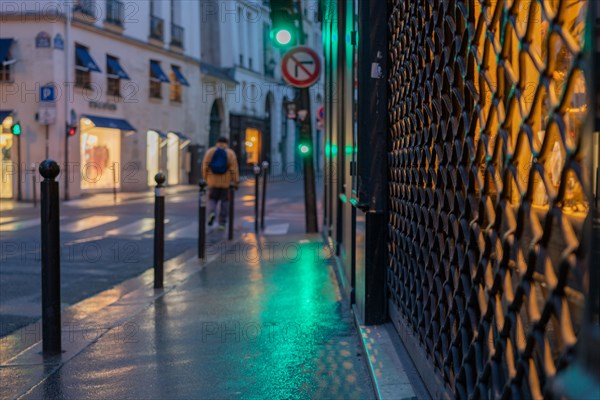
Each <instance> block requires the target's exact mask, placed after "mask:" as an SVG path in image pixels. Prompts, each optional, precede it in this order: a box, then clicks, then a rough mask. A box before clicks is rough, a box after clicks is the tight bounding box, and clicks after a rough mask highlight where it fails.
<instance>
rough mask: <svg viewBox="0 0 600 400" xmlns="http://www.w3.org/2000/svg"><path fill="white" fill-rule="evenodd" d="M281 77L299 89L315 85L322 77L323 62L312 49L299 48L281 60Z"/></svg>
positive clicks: (289, 52)
mask: <svg viewBox="0 0 600 400" xmlns="http://www.w3.org/2000/svg"><path fill="white" fill-rule="evenodd" d="M281 75H282V76H283V79H285V81H286V82H287V83H289V84H290V85H292V86H295V87H297V88H307V87H309V86H312V85H314V84H315V83H316V82H317V81H318V80H319V77H320V76H321V60H320V59H319V55H318V54H317V53H316V52H315V51H314V50H313V49H311V48H310V47H306V46H297V47H294V48H292V49H291V50H289V51H288V52H287V53H285V55H284V56H283V58H282V60H281Z"/></svg>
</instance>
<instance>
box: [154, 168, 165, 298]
mask: <svg viewBox="0 0 600 400" xmlns="http://www.w3.org/2000/svg"><path fill="white" fill-rule="evenodd" d="M154 180H155V181H156V189H154V288H155V289H160V288H162V287H163V278H164V266H163V263H164V260H165V194H164V190H165V187H164V183H165V174H163V173H162V172H159V173H158V174H156V175H155V176H154Z"/></svg>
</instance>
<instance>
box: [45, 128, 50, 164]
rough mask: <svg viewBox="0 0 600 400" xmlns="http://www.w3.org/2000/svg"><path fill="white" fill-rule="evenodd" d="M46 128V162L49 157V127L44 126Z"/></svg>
mask: <svg viewBox="0 0 600 400" xmlns="http://www.w3.org/2000/svg"><path fill="white" fill-rule="evenodd" d="M44 127H46V160H47V159H48V158H49V157H50V155H49V154H50V125H48V124H46V125H44Z"/></svg>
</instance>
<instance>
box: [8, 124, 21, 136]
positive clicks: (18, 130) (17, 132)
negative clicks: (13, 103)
mask: <svg viewBox="0 0 600 400" xmlns="http://www.w3.org/2000/svg"><path fill="white" fill-rule="evenodd" d="M10 131H11V132H12V134H13V135H15V136H19V135H20V134H21V123H20V122H19V121H17V122H15V123H14V124H12V126H11V127H10Z"/></svg>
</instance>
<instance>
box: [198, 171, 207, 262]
mask: <svg viewBox="0 0 600 400" xmlns="http://www.w3.org/2000/svg"><path fill="white" fill-rule="evenodd" d="M198 186H200V195H199V196H198V258H200V259H201V260H204V259H205V257H206V181H205V180H204V179H200V182H198Z"/></svg>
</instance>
